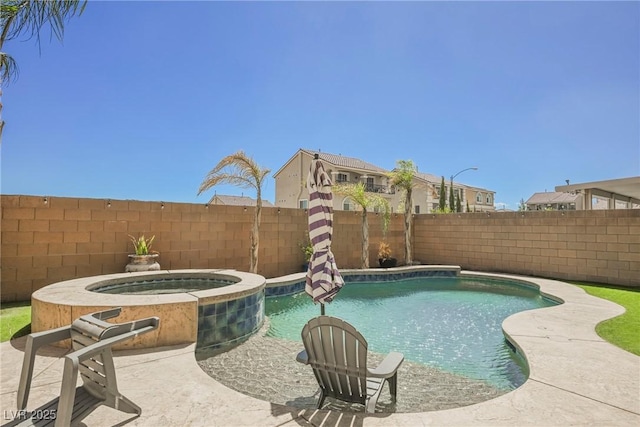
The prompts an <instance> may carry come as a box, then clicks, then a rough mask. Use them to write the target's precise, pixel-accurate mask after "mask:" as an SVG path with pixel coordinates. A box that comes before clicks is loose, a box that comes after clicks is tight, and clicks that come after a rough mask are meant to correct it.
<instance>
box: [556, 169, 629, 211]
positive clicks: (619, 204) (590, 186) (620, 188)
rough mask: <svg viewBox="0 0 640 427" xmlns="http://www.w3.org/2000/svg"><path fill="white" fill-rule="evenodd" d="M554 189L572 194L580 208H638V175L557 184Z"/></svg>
mask: <svg viewBox="0 0 640 427" xmlns="http://www.w3.org/2000/svg"><path fill="white" fill-rule="evenodd" d="M555 190H556V191H562V192H564V193H569V194H574V195H576V196H578V197H579V198H580V199H581V200H582V206H583V207H582V208H581V209H587V210H588V209H640V176H632V177H629V178H617V179H607V180H604V181H592V182H582V183H577V184H569V180H567V185H559V186H556V188H555Z"/></svg>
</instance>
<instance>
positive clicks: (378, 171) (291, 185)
mask: <svg viewBox="0 0 640 427" xmlns="http://www.w3.org/2000/svg"><path fill="white" fill-rule="evenodd" d="M316 154H317V155H318V157H319V159H320V160H321V161H322V163H323V165H324V168H325V170H326V171H327V173H328V174H329V175H330V176H331V178H332V180H333V182H334V183H353V184H355V183H359V182H361V183H363V184H364V185H365V191H368V192H371V193H376V194H377V195H379V196H381V197H383V198H385V199H387V201H388V202H389V204H390V206H391V210H392V212H403V211H404V207H403V200H402V197H403V195H402V193H401V192H400V191H396V188H395V187H394V186H393V185H391V181H390V180H389V178H388V177H387V174H388V173H389V171H388V170H387V169H384V168H381V167H379V166H376V165H373V164H371V163H368V162H366V161H364V160H361V159H357V158H353V157H346V156H341V155H336V154H330V153H323V152H319V151H313V150H306V149H302V148H301V149H299V150H298V151H297V152H296V153H295V154H294V155H293V156H292V157H291V158H290V159H289V160H288V161H287V162H286V163H285V164H284V165H283V166H282V167H281V168H280V169H279V170H278V171H277V172H276V173H275V174H274V178H275V180H276V206H278V207H286V208H299V209H306V208H307V206H308V203H309V192H308V191H307V184H306V180H307V175H308V173H309V168H310V166H311V161H312V160H313V157H314V155H316ZM440 184H441V178H440V177H437V176H435V175H431V174H426V173H416V176H415V187H414V190H413V197H412V201H413V203H412V204H413V206H412V207H411V211H412V212H414V213H417V214H419V213H430V212H433V211H434V210H435V209H436V208H437V207H438V201H439V191H440ZM447 184H448V182H447ZM453 187H454V191H458V192H460V195H461V200H462V206H463V210H465V208H466V203H467V200H468V202H469V208H470V210H472V211H474V210H476V211H488V210H494V206H493V201H494V195H495V192H493V191H490V190H485V189H481V188H477V187H471V186H467V185H463V184H459V183H457V182H454V185H453ZM447 189H448V187H447ZM447 194H448V193H447ZM447 200H448V199H447ZM333 205H334V209H336V210H346V211H349V210H355V209H357V205H356V204H355V203H354V202H353V200H351V199H350V198H349V197H347V196H342V195H336V194H334V198H333Z"/></svg>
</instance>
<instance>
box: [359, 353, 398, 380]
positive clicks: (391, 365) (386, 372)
mask: <svg viewBox="0 0 640 427" xmlns="http://www.w3.org/2000/svg"><path fill="white" fill-rule="evenodd" d="M403 361H404V355H403V354H402V353H398V352H395V351H393V352H391V353H389V354H387V357H385V358H384V360H383V361H382V363H380V364H379V365H378V366H377V367H375V368H374V369H367V370H368V371H369V376H371V377H374V378H390V377H392V376H394V375H395V374H396V371H397V370H398V368H399V367H400V365H401V364H402V362H403Z"/></svg>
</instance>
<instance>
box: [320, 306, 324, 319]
mask: <svg viewBox="0 0 640 427" xmlns="http://www.w3.org/2000/svg"><path fill="white" fill-rule="evenodd" d="M320 316H324V304H322V303H320Z"/></svg>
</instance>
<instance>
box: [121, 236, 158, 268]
mask: <svg viewBox="0 0 640 427" xmlns="http://www.w3.org/2000/svg"><path fill="white" fill-rule="evenodd" d="M155 238H156V236H151V237H150V238H148V239H147V238H145V237H144V234H143V235H141V236H140V237H134V236H132V235H130V234H129V239H130V240H131V243H133V250H134V252H135V254H130V255H129V264H127V266H126V267H125V271H126V272H133V271H154V270H160V264H158V261H157V258H158V256H159V254H158V252H156V251H152V250H151V245H152V244H153V240H154V239H155Z"/></svg>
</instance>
